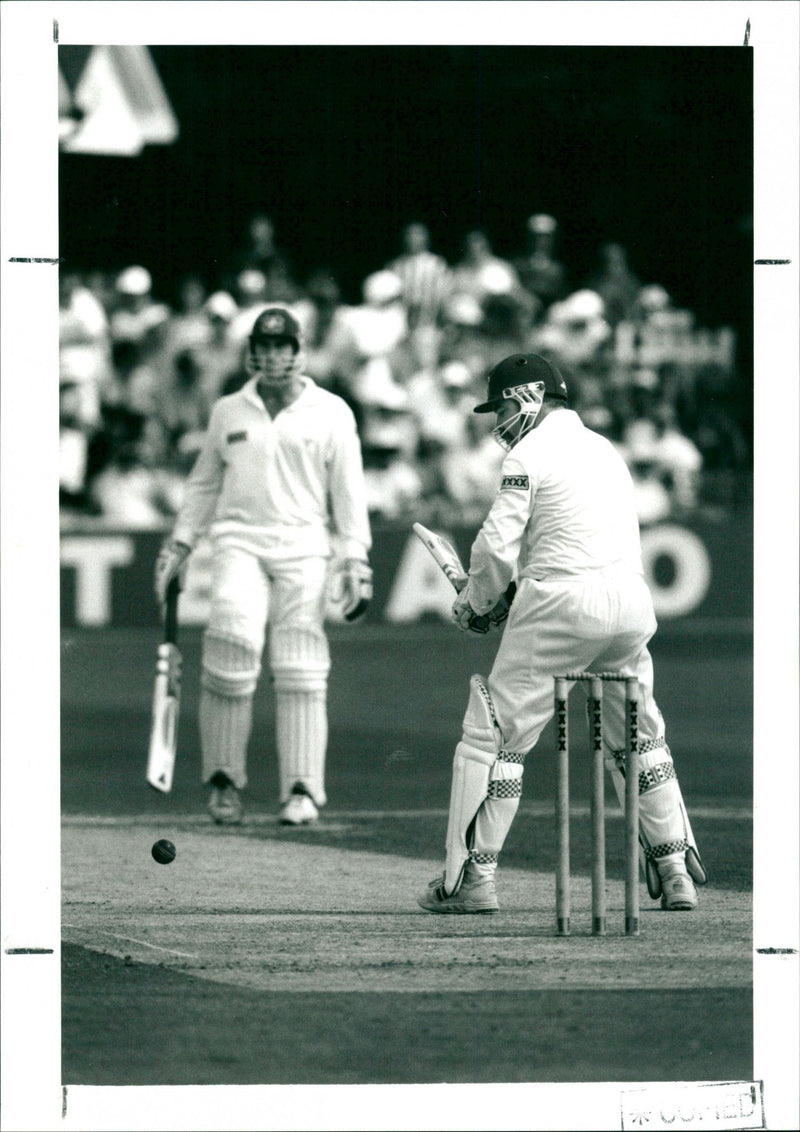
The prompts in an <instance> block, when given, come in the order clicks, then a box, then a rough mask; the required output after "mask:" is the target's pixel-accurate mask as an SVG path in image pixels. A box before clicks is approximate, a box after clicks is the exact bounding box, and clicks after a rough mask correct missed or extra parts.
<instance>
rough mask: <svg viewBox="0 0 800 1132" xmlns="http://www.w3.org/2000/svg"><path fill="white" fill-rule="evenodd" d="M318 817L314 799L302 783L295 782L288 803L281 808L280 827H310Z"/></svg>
mask: <svg viewBox="0 0 800 1132" xmlns="http://www.w3.org/2000/svg"><path fill="white" fill-rule="evenodd" d="M318 817H319V810H318V809H317V807H316V806H315V805H314V799H313V798H312V797H311V795H310V794H309V792H308V791H307V790H306V788H305V786H304V785H303V784H302V782H295V784H294V786H293V787H292V793H291V794H290V796H289V799H288V801H286V802H284V804H283V806H282V807H281V816H280V823H281V825H310V824H311V823H312V822H315V821H316V820H317V818H318Z"/></svg>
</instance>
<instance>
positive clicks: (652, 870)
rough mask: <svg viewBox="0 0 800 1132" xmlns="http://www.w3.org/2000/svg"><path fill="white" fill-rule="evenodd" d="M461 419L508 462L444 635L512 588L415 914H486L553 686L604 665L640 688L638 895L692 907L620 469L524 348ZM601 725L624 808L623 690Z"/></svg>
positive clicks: (556, 380)
mask: <svg viewBox="0 0 800 1132" xmlns="http://www.w3.org/2000/svg"><path fill="white" fill-rule="evenodd" d="M475 412H476V413H494V414H495V416H496V420H497V425H496V427H495V429H494V436H495V439H496V440H497V441H498V442H499V443H500V445H501V446H502V447H503V448H504V449H505V450H506V453H507V454H506V457H505V460H504V462H503V466H502V469H501V479H500V486H499V489H498V491H497V495H496V497H495V501H494V503H493V505H492V507H491V510H490V511H489V514H488V516H487V518H486V520H485V522H484V524H483V526H482V527H481V529H480V531H479V532H478V535H477V537H476V539H475V542H474V543H473V546H472V551H471V555H470V562H469V575H468V579H467V583H466V585H465V586H464V588H463V589H461V590H460V592H459V594H458V596H457V597H456V600H455V603H454V605H453V614H452V615H453V619H454V621H455V623H456V625H457V626H458V627H459V628H460V629H462V630H464V631H465V632H470V631H472V632H486V631H487V617H486V615H487V614H492V613H493V611H495V610H496V609H497V606H498V603H502V601H503V595H504V594H505V592H506V590H507V587H508V585H509V583H510V582H511V581H512V579H513V578H516V581H517V589H516V596H515V598H514V601H513V604H512V605H511V608H510V611H509V614H508V619H507V621H506V622H505V631H504V633H503V637H502V640H501V642H500V646H499V649H498V651H497V655H496V658H495V662H494V665H493V667H492V671H491V673H490V675H489V677H488V680H484V679H483V678H482V677H481V676H473V677H472V679H471V682H470V694H469V701H468V704H467V709H466V713H465V715H464V722H463V734H462V737H461V741H460V742H459V743H458V745H457V747H456V750H455V757H454V759H453V778H452V788H451V796H450V813H449V818H448V825H447V835H446V861H445V868H444V872H443V874H442V876H440V877H437V878H435V879H434V880H433V881H431V882H430V884H429V885H428V887H427V888H426V889H425V890H424V891H423V892H422V893H421V894H420V896H419V897H418V903H419V904H420V906H421V907H422V908H424V909H426V911H429V912H444V913H446V912H456V913H491V912H496V911H497V910H498V902H497V893H496V888H495V873H496V870H497V863H498V857H499V854H500V852H501V850H502V848H503V844H504V842H505V839H506V837H507V835H508V832H509V829H510V828H511V824H512V822H513V820H514V816H515V815H516V812H517V809H518V807H519V800H520V796H521V793H522V777H523V771H524V767H525V757H526V755H527V754H528V752H530V751H532V749H533V748H535V746H536V743H537V740H538V739H539V736H540V735H541V733H542V731H543V729H544V727H545V725H546V724H547V722H548V720H549V719H550V718H551V716H552V714H553V677H554V676H555V675H557V674H560V673H563V672H575V671H578V672H583V671H599V672H603V671H605V672H610V671H619V672H623V673H625V674H626V675H630V676H635V677H636V678H637V680H638V681H639V685H640V689H641V699H640V709H639V711H640V714H639V795H640V797H639V815H640V843H641V846H642V848H643V852H644V859H645V875H646V879H647V887H648V891H649V893H650V896H651V897H652V898H653V899H656V900H660V901H661V907H662V908H663V909H665V910H666V911H676V912H677V911H691V910H692V909H694V908H695V907H696V906H697V889H696V887H695V886H696V885H697V884H704V883H705V881H706V873H705V870H704V868H703V865H702V863H701V860H700V855H699V853H698V851H697V845H696V843H695V840H694V837H693V834H692V830H691V826H690V824H689V817H688V815H687V812H686V807H685V806H684V802H683V798H682V796H681V790H680V787H679V785H678V779H677V777H676V774H675V766H674V764H673V761H672V755H671V752H670V749H669V747H668V746H667V740H666V734H665V726H664V720H663V718H662V716H661V712H660V711H659V709H658V706H657V704H656V701H655V698H654V696H653V663H652V660H651V657H650V653H649V651H648V648H647V645H648V642H649V641H650V638H651V637H652V635H653V633H654V632H655V630H656V618H655V613H654V610H653V600H652V597H651V594H650V591H649V589H648V587H647V584H646V582H645V579H644V574H643V569H642V551H641V544H640V538H639V525H638V519H637V513H636V506H635V502H634V489H633V483H632V480H631V476H630V473H629V472H628V468H627V466H626V464H625V462H624V460H623V459H622V457H621V456H620V455H619V453H618V452H617V451H616V449H615V448H614V447H613V445H612V444H611V443H610V442H609V441H608V440H606V439H605V438H604V437H602V436H600V435H599V434H597V433H595V432H592V431H591V430H590V429H588V428H586V427H584V425H583V423H582V421H581V419H580V417H579V416H578V414H577V413H575V412H574V411H573V410H571V409H570V408H569V404H568V394H567V386H566V383H565V381H564V378H563V377H562V375H561V373H560V372H559V370H558V369H557V368H556V366H555V365H553V364H552V363H551V362H550V361H548V360H547V359H546V358H544V357H541V356H539V355H537V354H513V355H512V356H511V357H508V358H505V359H504V360H503V361H501V362H500V363H499V364H498V365H497V366H495V368H494V369H493V370H492V371H491V373H490V374H489V389H488V398H487V400H486V401H485V402H483V404H481V405H478V406H477V407H476V408H475ZM499 620H500V619H499V618H496V617H489V618H488V623H489V624H491V623H492V622H493V621H499ZM603 716H604V720H603V722H604V729H603V737H602V738H603V746H604V751H605V761H606V766H607V768H608V770H609V771H610V773H611V777H612V780H613V782H614V786H615V789H616V791H617V795H618V797H619V799H620V803H621V804H622V805H623V807H624V798H625V777H624V776H625V701H624V685H623V684H622V683H611V684H609V686H608V687H607V689H605V691H604V712H603Z"/></svg>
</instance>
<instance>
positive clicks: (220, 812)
mask: <svg viewBox="0 0 800 1132" xmlns="http://www.w3.org/2000/svg"><path fill="white" fill-rule="evenodd" d="M208 812H209V813H210V814H211V816H212V818H213V819H214V821H215V822H216V823H217V825H241V824H242V814H243V808H242V799H241V798H240V797H239V791H238V790H237V789H236V787H235V786H234V785H233V783H232V782H231V781H227V782H225V783H224V784H223V785H221V786H212V787H211V793H210V795H209V797H208Z"/></svg>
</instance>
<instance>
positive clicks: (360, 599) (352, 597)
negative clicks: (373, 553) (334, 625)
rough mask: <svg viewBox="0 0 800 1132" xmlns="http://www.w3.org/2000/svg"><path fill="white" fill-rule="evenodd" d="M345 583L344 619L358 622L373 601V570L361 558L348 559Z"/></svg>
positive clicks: (345, 567) (344, 575)
mask: <svg viewBox="0 0 800 1132" xmlns="http://www.w3.org/2000/svg"><path fill="white" fill-rule="evenodd" d="M342 581H343V583H344V608H343V612H344V619H345V621H358V620H359V619H360V618H361V617H363V616H364V614H365V613H366V612H367V610H368V609H369V606H370V602H371V601H372V570H371V569H370V567H369V564H368V563H367V562H364V561H363V559H361V558H348V559H347V560H346V562H345V564H344V570H343V575H342Z"/></svg>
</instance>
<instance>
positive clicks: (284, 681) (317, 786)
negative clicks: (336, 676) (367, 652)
mask: <svg viewBox="0 0 800 1132" xmlns="http://www.w3.org/2000/svg"><path fill="white" fill-rule="evenodd" d="M270 661H271V665H272V679H273V683H274V686H275V716H276V741H277V747H278V776H279V780H280V800H281V802H285V801H286V800H287V798H288V797H289V795H290V794H291V791H292V787H293V786H294V784H295V783H296V782H302V784H303V785H304V786H305V787H306V789H307V790H308V792H309V794H310V795H311V797H312V798H313V799H314V801H315V802H316V804H317V805H318V806H324V805H325V802H326V801H327V797H326V793H325V757H326V753H327V747H328V707H327V689H328V671H329V669H330V655H329V651H328V642H327V639H326V637H325V635H324V633H323V632H322V631H321V630H319V631H316V630H312V629H308V628H289V627H286V628H285V627H283V626H281V627H280V628H278V627H276V628H275V629H274V630H273V632H272V635H271V638H270Z"/></svg>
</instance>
